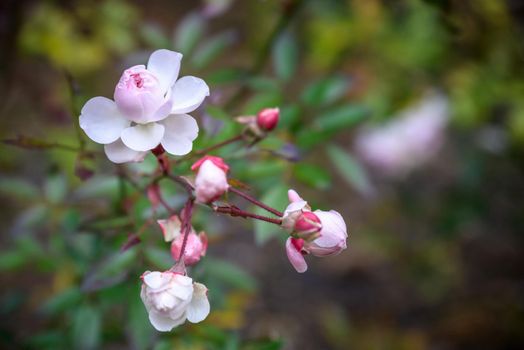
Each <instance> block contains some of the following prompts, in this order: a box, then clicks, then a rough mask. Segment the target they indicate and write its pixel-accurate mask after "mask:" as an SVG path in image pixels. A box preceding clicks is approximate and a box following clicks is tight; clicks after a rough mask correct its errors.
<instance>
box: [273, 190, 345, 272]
mask: <svg viewBox="0 0 524 350" xmlns="http://www.w3.org/2000/svg"><path fill="white" fill-rule="evenodd" d="M288 197H289V200H290V202H291V203H290V204H289V205H288V207H287V208H286V210H285V212H284V217H283V223H285V222H286V221H289V220H293V219H292V217H293V216H294V215H297V213H298V216H297V219H295V221H294V226H293V229H294V231H293V232H292V233H291V237H289V238H288V239H287V242H286V253H287V257H288V259H289V261H290V263H291V265H293V267H294V268H295V270H297V272H299V273H302V272H305V271H306V270H307V263H306V261H305V259H304V255H307V254H312V255H315V256H318V257H324V256H329V255H337V254H339V253H340V252H341V251H343V250H344V249H346V248H347V244H346V240H347V237H348V234H347V227H346V223H345V222H344V219H343V218H342V216H341V215H340V214H339V213H338V212H336V211H334V210H330V211H322V210H315V211H314V212H311V211H310V208H309V206H308V205H307V202H305V201H304V200H303V199H302V198H301V197H300V196H299V195H298V193H297V192H295V191H294V190H289V192H288ZM308 214H313V215H314V217H315V218H316V219H318V221H319V222H320V224H321V228H320V232H319V234H318V235H317V236H316V237H315V238H314V239H312V240H306V239H303V238H302V237H301V236H300V235H299V234H298V235H297V234H296V227H297V223H298V226H301V222H300V220H301V218H302V217H303V216H304V215H308ZM288 225H290V224H289V223H288ZM304 237H307V238H309V237H308V236H307V235H305V236H304Z"/></svg>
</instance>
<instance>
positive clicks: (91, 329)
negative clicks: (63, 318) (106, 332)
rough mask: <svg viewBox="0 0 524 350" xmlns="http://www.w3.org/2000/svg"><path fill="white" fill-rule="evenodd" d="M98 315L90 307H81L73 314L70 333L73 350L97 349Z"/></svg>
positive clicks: (98, 334)
mask: <svg viewBox="0 0 524 350" xmlns="http://www.w3.org/2000/svg"><path fill="white" fill-rule="evenodd" d="M100 325H101V319H100V313H99V311H98V310H96V309H95V308H93V307H91V306H87V305H86V306H82V307H80V308H79V309H77V311H76V312H75V315H74V318H73V327H72V331H71V336H72V341H73V344H74V348H75V349H82V350H83V349H86V350H88V349H97V348H98V345H99V342H100Z"/></svg>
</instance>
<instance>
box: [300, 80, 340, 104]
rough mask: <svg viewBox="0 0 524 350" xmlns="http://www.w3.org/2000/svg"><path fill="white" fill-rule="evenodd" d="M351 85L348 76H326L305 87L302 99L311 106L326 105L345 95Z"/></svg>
mask: <svg viewBox="0 0 524 350" xmlns="http://www.w3.org/2000/svg"><path fill="white" fill-rule="evenodd" d="M349 87H350V81H349V79H348V78H345V77H341V76H335V77H329V78H324V79H322V80H318V81H316V82H314V83H312V84H311V85H309V86H308V87H307V88H305V89H304V91H303V92H302V96H301V99H302V101H304V103H306V104H308V105H311V106H325V105H328V104H331V103H333V102H335V101H337V100H338V99H340V98H341V97H343V96H344V94H345V93H346V92H347V91H348V89H349Z"/></svg>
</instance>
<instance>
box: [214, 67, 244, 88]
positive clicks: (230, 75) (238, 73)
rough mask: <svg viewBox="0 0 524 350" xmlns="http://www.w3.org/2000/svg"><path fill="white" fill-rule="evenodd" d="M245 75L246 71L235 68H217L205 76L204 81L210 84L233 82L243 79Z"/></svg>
mask: <svg viewBox="0 0 524 350" xmlns="http://www.w3.org/2000/svg"><path fill="white" fill-rule="evenodd" d="M245 76H246V71H244V70H240V69H236V68H223V69H219V70H217V71H215V72H213V73H210V74H209V75H208V76H207V79H206V81H207V82H209V84H211V85H220V84H227V83H233V82H237V81H240V80H243V79H244V78H245Z"/></svg>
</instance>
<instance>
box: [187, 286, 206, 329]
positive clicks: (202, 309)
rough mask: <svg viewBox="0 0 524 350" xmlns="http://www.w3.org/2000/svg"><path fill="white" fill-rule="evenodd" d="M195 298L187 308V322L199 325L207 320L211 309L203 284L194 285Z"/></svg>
mask: <svg viewBox="0 0 524 350" xmlns="http://www.w3.org/2000/svg"><path fill="white" fill-rule="evenodd" d="M193 289H194V292H193V298H192V299H191V303H190V304H189V306H188V308H187V320H188V321H189V322H192V323H198V322H201V321H203V320H205V319H206V317H207V315H209V311H210V309H211V307H210V305H209V300H208V299H207V288H206V286H204V285H203V284H201V283H196V282H195V283H194V284H193Z"/></svg>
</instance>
